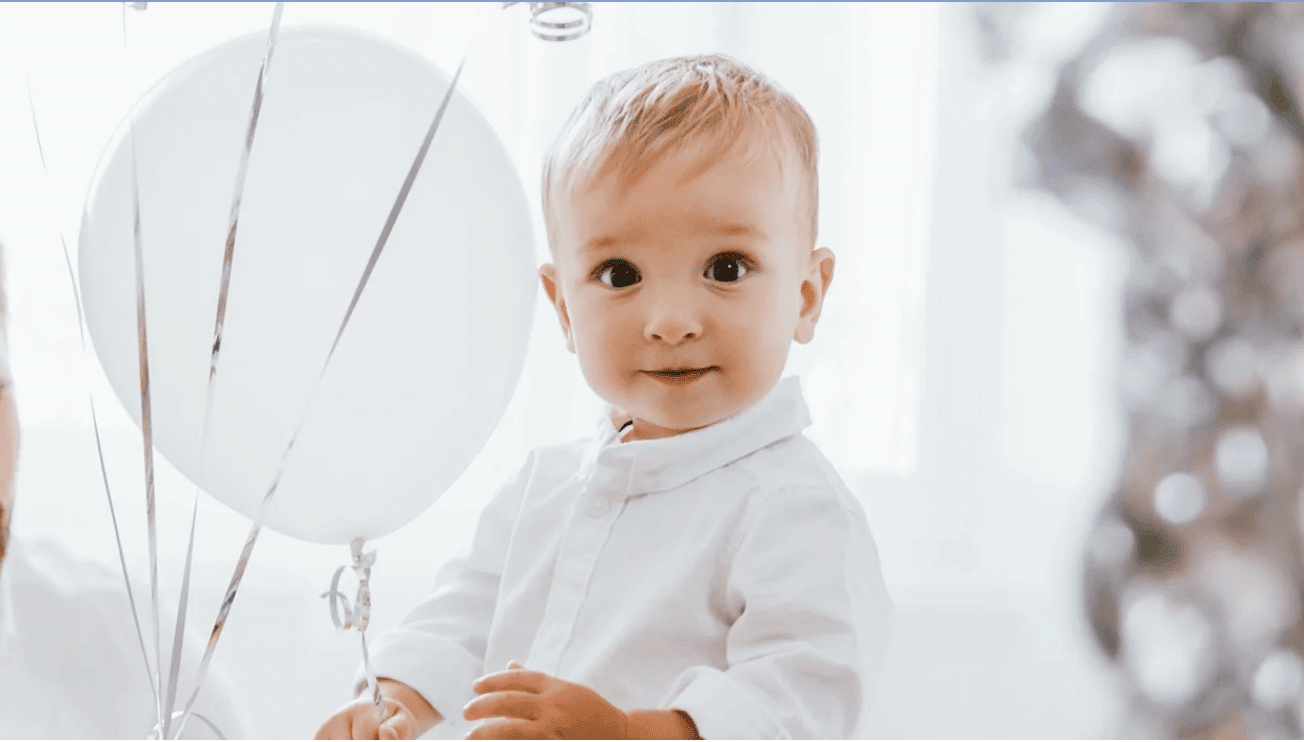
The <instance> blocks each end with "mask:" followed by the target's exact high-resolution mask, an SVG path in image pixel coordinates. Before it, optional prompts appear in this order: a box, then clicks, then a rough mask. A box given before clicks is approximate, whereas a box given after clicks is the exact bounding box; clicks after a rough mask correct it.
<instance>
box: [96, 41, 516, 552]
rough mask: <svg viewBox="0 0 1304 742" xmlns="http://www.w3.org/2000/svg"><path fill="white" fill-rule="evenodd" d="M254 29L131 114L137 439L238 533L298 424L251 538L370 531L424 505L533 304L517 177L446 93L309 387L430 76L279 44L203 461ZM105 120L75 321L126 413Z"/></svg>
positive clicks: (124, 264) (253, 72)
mask: <svg viewBox="0 0 1304 742" xmlns="http://www.w3.org/2000/svg"><path fill="white" fill-rule="evenodd" d="M265 46H266V34H252V35H249V36H245V37H241V38H239V39H236V40H233V41H231V42H228V43H226V44H223V45H221V46H219V47H217V48H214V49H212V50H210V51H208V52H205V53H203V54H201V55H199V56H197V57H195V58H194V59H191V60H190V61H188V62H186V63H185V64H183V65H182V66H181V67H179V68H178V69H176V70H175V71H173V72H172V73H170V74H169V75H168V76H167V77H166V78H164V79H163V80H162V81H160V82H159V83H158V84H157V85H156V86H155V87H154V88H153V89H152V90H151V91H150V92H149V93H148V94H147V95H146V96H145V97H144V98H143V99H142V100H141V101H140V102H139V103H138V104H137V106H136V108H135V109H134V111H133V113H132V114H131V118H134V122H135V123H134V142H135V159H136V162H137V172H138V183H139V194H140V228H141V233H142V239H143V247H144V266H145V292H146V294H145V301H146V310H147V316H148V321H147V329H148V342H149V363H150V382H151V396H152V401H153V405H152V407H153V431H154V441H155V444H156V446H157V447H158V449H159V451H160V452H161V453H162V454H163V455H164V456H165V457H167V459H168V460H169V461H171V462H172V463H173V464H174V465H175V466H176V467H177V468H178V469H180V470H181V471H182V472H183V473H185V474H186V475H187V476H189V477H190V478H191V479H193V480H194V481H195V482H197V483H198V484H199V485H200V486H201V487H202V488H203V489H204V490H205V491H207V492H208V493H209V494H211V495H212V496H213V497H215V498H217V499H218V500H220V501H222V502H224V503H226V504H227V505H229V506H230V507H232V508H234V509H235V510H237V511H239V512H241V513H243V514H245V515H246V516H249V517H251V518H252V517H254V516H255V515H256V514H257V512H258V507H259V503H260V502H261V501H262V498H263V495H264V494H265V493H266V491H267V488H268V486H269V485H270V484H271V482H272V478H273V475H274V474H275V471H276V469H277V465H278V462H279V461H280V459H281V456H282V453H283V452H284V451H285V448H286V444H287V442H288V440H289V438H290V435H291V433H292V432H293V430H294V428H295V425H296V424H297V423H298V421H299V419H300V416H301V415H302V414H303V412H304V410H305V409H307V410H308V412H307V417H306V419H305V422H304V425H303V429H302V432H301V433H300V435H299V437H298V440H297V442H296V445H295V449H294V451H293V453H292V454H291V457H290V458H289V460H288V462H287V464H286V469H285V473H284V476H283V478H282V480H281V484H280V488H279V490H278V492H277V494H276V495H275V497H274V499H273V504H272V507H271V510H270V515H269V518H268V521H267V525H268V526H269V527H271V528H273V529H275V530H277V531H280V532H282V533H285V534H288V535H290V536H294V537H297V538H300V539H304V540H307V541H315V542H320V543H347V542H348V541H350V540H351V539H353V538H354V537H358V536H361V537H363V538H374V537H376V536H380V535H382V534H385V533H388V532H390V531H392V530H394V529H395V528H398V527H399V526H401V525H403V524H404V523H407V522H408V521H410V520H411V519H412V518H414V517H416V516H417V515H418V514H419V513H420V512H421V511H423V510H425V509H426V508H427V507H428V506H429V505H430V504H431V503H432V502H434V500H435V499H436V498H437V497H438V496H439V495H440V494H441V493H442V492H443V491H444V490H445V489H446V488H447V487H448V486H449V485H450V484H451V483H452V482H453V481H454V480H455V479H456V478H457V477H458V476H459V475H460V474H461V473H462V471H463V470H464V469H465V468H466V466H467V465H468V464H469V463H470V461H471V459H472V458H473V457H474V456H475V454H476V453H477V452H478V451H479V450H480V448H481V447H482V446H483V445H484V442H485V440H486V439H487V438H488V436H489V434H490V432H492V430H493V428H494V426H495V425H496V424H497V422H498V420H499V418H500V417H501V416H502V413H503V410H504V408H505V407H506V405H507V402H508V400H509V398H510V397H511V394H512V392H513V390H514V388H515V386H516V383H517V381H518V380H519V377H520V372H521V366H522V363H523V361H524V357H525V351H526V346H527V342H528V336H529V331H530V324H531V322H530V320H531V313H532V309H533V302H534V291H535V288H534V287H535V277H534V263H533V260H534V252H533V230H532V228H531V222H530V215H529V210H528V207H527V205H526V200H525V195H524V191H523V188H522V185H521V182H520V178H519V176H518V175H517V173H516V170H515V168H514V167H513V165H512V162H511V159H510V157H509V156H508V154H507V152H506V150H505V148H504V147H503V145H502V143H501V142H500V140H499V139H498V137H497V136H496V134H495V133H494V131H493V129H492V127H491V126H490V125H489V123H488V122H487V121H486V119H485V118H484V117H483V116H482V115H481V114H480V113H479V112H478V111H477V110H476V109H475V108H474V106H473V105H472V104H471V103H470V102H469V101H468V99H467V98H465V97H464V96H463V95H461V93H460V92H458V93H455V94H454V96H453V98H452V100H451V102H450V103H449V107H448V110H447V112H446V114H445V116H444V119H443V122H442V124H441V125H440V128H439V131H438V132H437V133H436V135H435V138H434V143H433V145H432V146H431V148H430V151H429V154H428V156H427V157H426V160H425V164H424V165H423V167H422V168H421V171H420V173H419V175H418V176H417V178H416V181H415V184H414V185H413V187H412V190H411V195H410V196H409V198H408V200H407V203H406V206H405V207H404V209H403V211H402V213H401V215H400V216H399V218H398V222H397V225H396V226H395V228H394V230H393V233H392V235H391V236H390V238H389V241H388V246H387V247H386V249H385V251H384V253H383V254H382V256H381V258H380V261H379V263H378V264H377V266H376V268H375V272H374V273H373V274H372V276H371V279H370V283H369V284H368V287H367V289H366V291H365V292H364V293H363V295H362V298H361V301H360V302H359V304H358V306H357V309H356V310H355V312H354V314H353V317H352V320H351V322H350V324H349V326H348V329H347V330H345V332H344V336H343V339H342V340H341V341H340V345H339V348H338V350H337V351H336V353H335V356H334V359H333V361H332V362H331V365H330V367H329V370H328V371H327V372H326V375H325V377H324V379H323V380H322V383H321V387H320V389H319V390H318V391H317V393H316V395H315V397H314V398H313V399H312V401H311V406H310V407H309V406H308V405H309V397H310V395H311V394H312V391H313V387H314V385H315V383H316V381H317V378H318V375H319V371H320V369H321V368H322V364H323V362H324V361H325V358H326V355H327V351H328V350H329V348H330V345H331V342H332V340H333V339H334V336H335V332H336V329H337V328H338V327H339V324H340V321H341V319H342V318H343V315H344V312H345V310H346V308H347V307H348V303H349V300H350V298H351V296H352V294H353V291H354V288H355V286H356V285H357V282H358V280H359V278H360V276H361V275H362V271H363V268H364V267H365V265H366V263H367V259H368V257H369V255H370V253H371V251H372V248H373V247H374V246H375V244H376V240H377V238H378V237H379V235H380V232H381V228H382V226H383V225H384V223H385V219H386V217H387V215H388V214H389V211H390V208H391V206H392V205H393V203H394V200H395V198H396V196H397V195H398V192H399V189H400V187H401V186H402V184H403V181H404V178H405V177H406V175H407V173H408V170H409V168H410V166H411V164H412V161H413V159H414V157H415V156H416V153H417V150H418V148H419V146H420V144H421V141H422V139H423V137H424V136H425V133H426V131H427V129H428V127H429V125H430V121H431V119H432V117H433V116H434V113H435V111H436V109H437V108H438V106H439V103H440V100H441V99H442V97H443V95H444V93H445V92H446V91H447V89H448V86H449V83H450V76H449V75H447V74H445V73H444V72H442V71H441V70H439V69H438V68H437V67H435V66H434V65H433V64H431V63H430V62H429V61H427V60H426V59H424V58H422V57H420V56H418V55H416V54H415V53H413V52H410V51H408V50H405V49H402V48H399V47H397V46H395V45H393V44H392V43H389V42H387V41H384V40H381V39H377V38H374V37H371V36H369V35H364V34H361V33H359V32H356V31H351V30H345V29H335V28H322V27H302V28H286V29H284V30H283V31H282V32H281V34H280V38H279V41H278V43H277V46H276V51H275V55H274V57H273V61H272V67H271V71H270V75H269V80H268V84H267V88H266V97H265V98H264V101H263V105H262V112H261V116H260V119H259V121H258V128H257V135H256V138H255V139H254V144H253V150H252V154H251V157H250V159H249V170H248V176H247V181H246V185H245V189H244V197H243V204H242V206H241V210H240V221H239V232H238V237H237V241H236V245H235V261H234V265H233V271H232V276H231V285H230V295H229V303H228V307H227V314H226V324H225V329H224V335H223V342H222V347H221V356H220V364H219V366H218V371H217V377H216V384H215V387H214V392H213V400H212V418H211V423H210V432H209V435H208V442H207V446H206V450H205V451H203V452H201V451H200V441H201V434H202V423H203V417H204V403H205V394H206V389H207V384H208V368H209V358H210V349H211V344H212V339H213V324H214V319H215V317H216V309H217V296H218V287H219V283H220V275H221V266H222V256H223V250H224V248H225V238H226V232H227V224H228V219H229V216H230V210H231V202H232V196H233V194H234V190H235V181H236V171H237V169H238V164H239V162H240V154H241V151H242V148H243V147H244V139H245V133H246V129H247V126H248V119H249V112H250V104H251V102H252V97H253V91H254V83H255V81H256V80H257V76H258V70H259V66H260V64H261V61H262V56H263V52H264V49H265ZM132 140H133V137H132V136H131V135H130V134H129V128H128V125H127V124H126V123H124V124H123V126H122V127H121V129H120V130H119V131H118V132H117V134H116V135H115V136H114V138H113V140H112V141H111V142H110V143H109V145H108V147H107V149H106V151H105V153H104V155H103V157H102V159H101V162H100V165H99V168H98V171H97V174H96V176H95V178H94V180H93V182H92V185H91V188H90V192H89V195H88V197H87V202H86V210H85V214H84V217H83V222H82V229H81V236H80V258H79V262H80V275H81V285H82V297H83V300H84V302H85V307H86V321H87V325H88V327H89V330H90V334H91V337H92V338H93V339H94V343H95V349H96V352H97V353H98V354H99V358H100V361H101V363H102V365H103V367H104V370H105V373H106V374H107V376H108V379H109V381H110V382H111V383H112V385H113V388H114V389H115V390H116V392H117V394H118V397H119V399H120V400H121V401H122V403H123V405H124V406H125V407H126V409H127V410H128V411H129V412H130V413H131V414H132V415H133V416H134V417H135V418H136V421H137V422H138V423H139V421H140V389H139V383H140V377H139V372H138V366H137V358H138V351H137V333H136V292H135V277H134V272H135V262H134V257H133V250H134V247H133V245H134V243H133V236H132V180H131V170H132V156H133V155H132V145H131V142H132Z"/></svg>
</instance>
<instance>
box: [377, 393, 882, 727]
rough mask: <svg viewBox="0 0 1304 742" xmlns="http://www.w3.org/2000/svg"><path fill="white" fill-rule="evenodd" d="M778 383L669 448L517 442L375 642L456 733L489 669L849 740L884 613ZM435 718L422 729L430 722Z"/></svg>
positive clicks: (853, 530)
mask: <svg viewBox="0 0 1304 742" xmlns="http://www.w3.org/2000/svg"><path fill="white" fill-rule="evenodd" d="M809 424H810V417H809V414H808V412H807V409H806V405H805V402H804V401H803V400H802V396H801V387H800V384H799V383H798V380H797V379H796V378H795V377H789V378H787V379H784V380H782V381H781V382H779V384H777V385H776V387H775V388H774V389H773V390H772V391H771V392H770V393H769V394H768V395H767V396H766V397H765V398H763V399H762V400H761V401H760V402H758V403H757V404H755V405H754V406H752V407H751V408H749V409H747V410H745V411H743V412H741V413H739V414H737V415H735V416H733V417H731V418H729V419H726V420H723V421H721V422H719V423H716V424H715V425H711V426H709V427H707V428H703V429H700V430H696V431H692V432H689V433H684V434H682V435H678V436H673V437H670V438H661V439H655V440H637V441H631V442H621V441H620V438H619V434H618V432H617V430H616V429H615V427H614V426H613V424H612V421H611V419H610V418H609V417H606V418H604V419H603V421H602V423H601V427H600V428H599V433H598V435H597V436H596V439H590V440H588V441H586V442H576V443H570V444H564V445H559V446H555V447H547V448H542V449H539V450H536V451H535V452H533V453H532V454H531V456H530V457H529V459H528V460H527V461H526V464H525V466H524V467H523V468H522V469H521V470H520V472H519V473H518V474H517V475H516V476H515V478H514V479H512V480H511V481H510V482H509V483H508V484H507V485H506V486H505V487H504V488H503V489H502V490H501V491H500V492H499V493H498V494H497V495H496V496H495V497H494V498H493V500H492V501H491V502H490V503H489V504H488V506H487V507H486V508H485V511H484V513H483V514H482V515H481V519H480V523H479V525H478V527H477V530H476V534H475V537H474V540H473V542H472V544H471V546H470V547H469V549H468V550H467V551H466V552H464V553H463V555H462V556H460V557H458V558H457V559H454V560H452V561H451V562H450V563H448V564H447V565H446V566H445V567H444V568H443V569H442V570H441V571H440V573H439V576H438V580H437V587H436V591H435V593H434V594H433V595H432V596H431V597H430V598H429V599H427V600H426V601H424V602H422V603H421V604H419V605H418V606H417V607H416V608H415V609H413V610H412V611H411V613H409V614H408V616H407V617H406V618H404V620H403V622H402V624H401V626H400V627H399V628H398V629H396V630H394V631H392V632H389V633H387V634H383V635H381V636H380V637H378V639H377V640H376V642H375V644H374V650H373V658H372V665H373V668H374V669H375V671H376V673H377V675H379V676H383V677H390V678H394V679H396V680H400V681H402V682H404V683H406V684H408V685H409V686H411V687H412V688H414V689H415V690H416V691H417V692H419V693H420V694H421V695H422V696H424V697H425V698H426V700H428V701H429V702H430V703H431V705H432V706H434V707H435V709H436V710H438V711H439V712H440V713H441V714H442V715H443V716H444V717H445V719H446V720H447V721H446V722H445V723H446V724H450V725H451V728H449V729H441V730H440V733H441V734H443V733H454V734H464V733H465V731H466V730H467V722H465V721H463V720H462V718H461V710H462V706H463V705H464V704H466V703H467V702H468V701H470V700H471V699H472V697H473V695H472V693H471V683H472V681H473V680H474V679H475V678H476V677H478V676H480V675H482V674H485V673H487V672H494V671H498V670H502V669H505V668H506V667H507V663H508V661H509V660H517V661H521V662H523V663H524V664H525V666H526V667H527V668H530V669H533V670H540V671H542V672H545V673H548V674H550V675H553V676H556V677H559V678H562V679H564V680H569V681H572V682H576V683H581V684H583V685H586V686H589V687H590V688H592V689H594V690H595V691H597V692H598V693H599V694H600V695H602V696H603V697H604V698H606V699H607V700H608V701H610V702H611V703H613V704H614V705H616V706H617V707H619V708H622V709H626V710H630V709H635V708H675V709H682V710H683V711H686V712H687V713H688V714H689V716H691V717H692V719H693V722H694V723H695V724H696V725H697V729H698V731H699V733H700V734H701V735H702V736H703V737H705V738H708V739H710V738H721V737H724V738H744V739H746V738H769V739H778V738H787V737H793V738H800V737H819V738H842V737H850V736H853V735H856V734H858V728H857V724H858V722H859V721H860V720H861V719H862V718H863V717H864V713H863V712H864V711H865V710H866V709H867V707H868V705H869V701H870V691H871V690H872V688H873V681H874V678H875V676H876V674H877V671H878V668H879V665H880V663H881V660H882V656H883V651H884V648H885V644H886V641H887V633H888V627H889V623H890V618H891V604H890V601H889V599H888V596H887V592H886V590H885V589H884V585H883V579H882V576H881V572H880V568H879V562H878V555H877V551H876V548H875V545H874V540H873V537H872V536H871V534H870V530H869V526H868V524H867V522H866V519H865V515H864V512H863V510H862V509H861V506H860V504H859V503H858V502H857V500H856V498H855V497H854V496H853V495H852V494H851V493H850V492H849V491H848V490H847V488H846V487H845V486H844V485H843V483H842V480H841V479H840V478H839V477H838V475H837V473H836V472H835V471H834V470H833V468H832V466H831V465H830V464H829V462H828V461H827V460H826V459H825V458H824V456H823V455H821V453H820V452H819V450H818V449H817V448H816V447H815V446H814V444H812V443H811V442H810V441H809V440H808V439H806V438H805V437H804V436H803V435H801V431H802V429H804V428H805V427H806V426H807V425H809ZM441 726H442V725H441Z"/></svg>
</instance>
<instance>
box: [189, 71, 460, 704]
mask: <svg viewBox="0 0 1304 742" xmlns="http://www.w3.org/2000/svg"><path fill="white" fill-rule="evenodd" d="M469 54H470V49H467V51H466V52H465V53H463V55H462V60H461V62H459V63H458V65H457V71H456V72H454V73H453V79H452V80H451V81H450V82H449V85H448V90H447V91H445V93H444V98H443V100H442V101H440V104H439V108H438V109H437V110H436V111H435V115H434V118H433V119H432V120H431V122H430V127H429V129H428V130H427V131H426V136H425V139H424V140H423V141H422V142H421V146H420V148H419V149H418V150H417V154H416V157H415V158H414V159H413V161H412V165H411V167H410V168H409V169H408V174H407V177H406V178H405V179H404V181H403V185H402V187H400V189H399V192H398V196H397V198H395V200H394V205H393V206H392V207H391V208H390V212H389V217H388V218H387V219H386V220H385V225H384V227H382V229H381V231H380V236H379V237H378V238H377V239H376V245H375V247H373V248H372V251H371V257H370V258H369V259H368V261H367V265H366V268H364V269H363V272H362V277H361V278H360V279H359V280H358V285H357V288H355V289H354V292H353V298H352V300H350V302H349V306H348V309H347V310H346V311H345V313H344V318H343V319H342V320H341V321H340V326H339V329H338V330H337V331H336V332H335V340H334V341H333V342H332V343H331V347H330V351H329V352H327V354H326V360H325V362H324V363H323V364H322V368H321V372H320V373H319V374H318V375H317V381H316V383H315V384H314V385H313V389H312V393H311V394H309V396H308V402H307V403H306V404H305V405H304V409H303V412H302V414H301V415H300V417H299V422H298V423H297V424H296V425H295V428H294V433H293V434H292V435H291V436H290V440H289V442H288V443H287V444H286V446H285V451H284V452H283V453H282V454H281V460H280V462H279V464H278V465H277V469H276V474H275V476H273V478H272V483H271V486H270V487H268V489H267V494H265V495H263V500H262V503H261V504H260V505H259V507H258V517H257V518H256V519H255V520H254V523H253V526H252V527H250V529H249V535H248V536H247V537H246V538H245V546H244V549H243V550H242V551H241V553H240V559H239V561H237V563H236V567H235V571H234V573H233V574H232V575H231V582H230V584H229V585H228V586H227V590H226V597H225V598H224V599H223V600H222V604H221V606H220V607H219V609H218V614H217V621H216V622H214V624H213V631H212V632H211V633H210V634H209V637H208V647H207V648H206V649H205V650H204V658H203V660H201V661H200V664H199V675H198V678H197V680H196V685H195V690H194V692H193V693H191V695H190V699H189V701H187V702H186V707H185V711H186V712H187V713H188V712H189V711H190V709H191V707H192V706H193V705H194V703H195V698H196V697H197V696H198V695H199V688H200V684H201V683H202V682H203V679H204V676H205V674H206V673H207V672H208V665H209V663H210V662H211V661H212V658H213V652H214V650H215V649H216V647H217V642H218V640H219V639H220V638H221V636H222V630H223V628H224V627H225V626H226V618H227V616H228V614H230V612H231V604H232V603H233V602H235V596H236V593H237V591H238V590H239V588H240V582H241V581H242V580H243V579H244V573H245V570H246V569H247V568H248V566H249V557H250V556H251V555H252V554H253V550H254V545H255V544H256V543H257V542H258V534H259V533H260V532H261V531H262V527H263V524H264V523H265V522H267V514H268V512H269V511H270V509H271V504H272V498H273V497H274V496H275V495H276V489H277V487H279V486H280V483H281V475H282V474H283V473H284V472H285V464H286V462H287V461H288V460H289V458H290V455H291V453H292V452H293V451H294V444H295V441H296V440H297V439H298V437H299V432H300V431H301V430H302V428H303V423H304V421H305V420H306V419H307V417H308V411H309V410H310V409H311V408H312V401H313V399H314V398H315V397H316V396H317V390H318V389H320V388H321V381H322V379H323V378H325V376H326V369H327V368H329V367H330V362H331V359H332V358H333V357H334V356H335V349H336V348H338V347H339V343H340V338H341V337H343V335H344V330H345V328H347V327H348V325H349V320H350V319H351V318H352V317H353V310H354V309H355V308H356V307H357V305H358V299H359V298H360V297H361V296H362V292H363V290H364V289H366V287H367V282H368V281H369V280H370V278H371V273H372V270H373V269H374V268H375V267H376V261H378V260H379V259H380V255H381V253H382V252H383V251H384V249H385V245H386V244H387V243H388V242H389V236H390V233H391V232H392V231H393V229H394V224H395V222H397V221H398V215H399V212H400V211H402V209H403V205H404V203H406V202H407V197H408V193H409V192H410V191H411V190H412V184H413V183H414V182H415V181H416V177H417V173H418V172H419V171H420V170H421V165H422V163H424V162H425V159H426V153H427V152H428V151H429V150H430V143H431V142H432V141H433V140H434V137H435V132H436V131H438V130H439V124H440V122H441V121H443V118H444V112H445V111H446V110H447V109H448V104H449V101H451V100H452V98H453V92H454V91H455V90H457V81H458V80H459V79H460V78H461V76H462V68H463V67H464V66H465V65H466V58H467V56H468V55H469ZM364 651H365V647H364Z"/></svg>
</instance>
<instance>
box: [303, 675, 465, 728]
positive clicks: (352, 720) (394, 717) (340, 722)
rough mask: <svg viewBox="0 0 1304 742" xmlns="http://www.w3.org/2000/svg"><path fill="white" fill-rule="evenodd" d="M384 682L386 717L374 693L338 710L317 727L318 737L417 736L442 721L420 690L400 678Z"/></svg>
mask: <svg viewBox="0 0 1304 742" xmlns="http://www.w3.org/2000/svg"><path fill="white" fill-rule="evenodd" d="M380 682H381V694H382V695H383V698H382V699H381V704H382V706H383V707H384V710H383V713H384V715H383V716H382V715H381V713H379V712H377V710H376V704H374V703H372V702H371V697H370V696H366V695H364V696H361V697H359V698H356V699H354V700H353V701H352V702H351V703H349V704H348V705H346V706H344V707H343V708H341V709H340V710H339V711H336V712H335V714H334V715H333V716H331V718H329V719H327V720H326V723H325V724H322V725H321V728H320V729H318V730H317V737H316V738H317V739H416V738H417V737H419V736H421V735H422V734H424V733H425V731H426V730H427V729H429V728H430V727H432V726H434V725H435V724H436V723H438V721H439V715H438V713H436V712H435V710H434V709H432V708H431V707H430V704H429V703H427V702H426V700H425V699H424V698H422V697H421V695H420V694H418V693H417V692H416V691H414V690H412V689H411V688H409V687H408V686H407V685H405V684H403V683H400V682H398V681H397V680H389V679H388V678H386V679H383V680H381V681H380Z"/></svg>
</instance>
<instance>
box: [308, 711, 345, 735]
mask: <svg viewBox="0 0 1304 742" xmlns="http://www.w3.org/2000/svg"><path fill="white" fill-rule="evenodd" d="M348 738H349V726H348V721H347V719H345V718H344V716H343V714H336V715H334V716H332V717H331V718H329V719H327V720H326V723H325V724H322V725H321V728H319V729H318V730H317V736H316V737H314V738H313V739H348Z"/></svg>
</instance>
